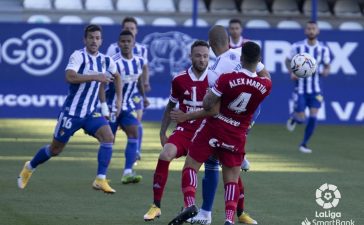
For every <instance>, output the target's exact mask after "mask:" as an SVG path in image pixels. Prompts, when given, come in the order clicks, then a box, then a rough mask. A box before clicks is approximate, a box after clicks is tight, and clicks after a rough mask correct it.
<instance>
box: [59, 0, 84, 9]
mask: <svg viewBox="0 0 364 225" xmlns="http://www.w3.org/2000/svg"><path fill="white" fill-rule="evenodd" d="M54 8H56V9H60V10H82V9H83V6H82V1H81V0H55V1H54Z"/></svg>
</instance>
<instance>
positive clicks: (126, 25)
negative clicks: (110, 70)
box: [106, 17, 151, 160]
mask: <svg viewBox="0 0 364 225" xmlns="http://www.w3.org/2000/svg"><path fill="white" fill-rule="evenodd" d="M121 25H122V30H128V31H130V32H131V33H133V35H134V39H135V40H136V35H137V34H138V23H137V21H136V19H135V18H134V17H125V18H124V19H123V21H122V23H121ZM118 52H120V48H119V45H118V43H117V42H115V43H112V44H111V45H110V46H109V48H108V49H107V52H106V54H107V55H109V56H113V55H115V54H116V53H118ZM133 55H135V56H139V57H142V58H143V59H144V65H143V73H142V80H143V85H144V90H145V92H148V91H150V89H151V87H150V83H149V68H148V49H147V47H146V46H144V45H143V44H140V43H138V42H136V41H135V44H134V48H133ZM132 100H133V101H134V105H135V112H136V114H137V118H138V121H139V124H138V132H139V135H138V148H137V149H138V151H137V156H136V158H137V160H140V159H141V146H142V138H143V124H142V122H141V121H142V117H143V110H144V108H146V107H148V105H149V102H148V101H147V100H146V98H143V96H142V95H141V94H140V93H139V92H138V89H136V90H135V92H134V93H133V95H132Z"/></svg>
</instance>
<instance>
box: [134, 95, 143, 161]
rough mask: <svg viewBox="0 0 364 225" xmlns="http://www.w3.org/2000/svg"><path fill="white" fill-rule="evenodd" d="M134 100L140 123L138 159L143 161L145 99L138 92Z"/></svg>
mask: <svg viewBox="0 0 364 225" xmlns="http://www.w3.org/2000/svg"><path fill="white" fill-rule="evenodd" d="M132 100H133V103H134V106H135V109H134V110H135V112H136V118H137V120H138V121H139V123H138V147H137V155H136V159H137V160H141V153H142V140H143V124H142V118H143V110H144V106H143V98H142V97H141V95H140V94H139V92H137V93H136V94H134V96H133V97H132Z"/></svg>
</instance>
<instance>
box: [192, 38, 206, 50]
mask: <svg viewBox="0 0 364 225" xmlns="http://www.w3.org/2000/svg"><path fill="white" fill-rule="evenodd" d="M198 46H204V47H206V48H210V45H209V44H208V43H207V42H206V41H203V40H196V41H195V42H193V44H192V45H191V52H192V50H193V49H194V48H195V47H198Z"/></svg>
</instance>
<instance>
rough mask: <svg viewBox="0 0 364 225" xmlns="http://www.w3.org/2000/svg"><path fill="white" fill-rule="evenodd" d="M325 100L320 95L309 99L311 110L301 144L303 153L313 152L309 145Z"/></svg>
mask: <svg viewBox="0 0 364 225" xmlns="http://www.w3.org/2000/svg"><path fill="white" fill-rule="evenodd" d="M322 101H323V98H322V96H321V95H320V94H315V95H310V96H309V97H308V98H307V106H308V107H309V109H310V115H309V118H308V120H307V124H306V128H305V134H304V136H303V140H302V142H301V144H300V147H299V150H300V151H301V152H303V153H311V152H312V150H311V149H310V148H308V147H307V143H308V141H309V140H310V138H311V137H312V135H313V133H314V131H315V128H316V124H317V113H318V111H319V109H320V107H321V104H322Z"/></svg>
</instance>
